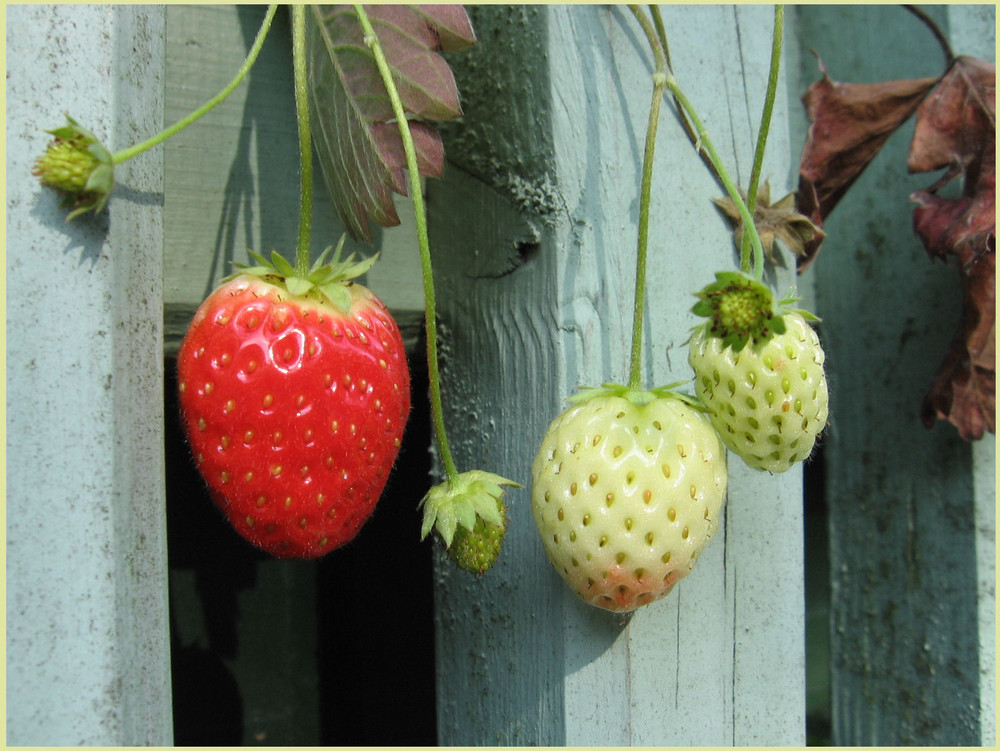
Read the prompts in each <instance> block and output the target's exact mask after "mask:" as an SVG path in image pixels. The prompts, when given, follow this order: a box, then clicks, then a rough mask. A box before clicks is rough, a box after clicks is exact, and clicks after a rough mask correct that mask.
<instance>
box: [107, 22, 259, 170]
mask: <svg viewBox="0 0 1000 751" xmlns="http://www.w3.org/2000/svg"><path fill="white" fill-rule="evenodd" d="M277 10H278V6H277V5H271V6H268V9H267V14H266V15H265V16H264V21H263V23H261V25H260V29H259V30H258V31H257V37H256V38H255V39H254V40H253V45H252V46H251V47H250V52H248V53H247V57H246V60H244V61H243V65H241V66H240V69H239V71H237V73H236V77H235V78H233V80H232V81H230V82H229V84H228V85H227V86H226V87H225V88H224V89H223V90H222V91H220V92H219V93H218V94H216V95H215V96H214V97H212V98H211V99H209V100H208V101H207V102H205V103H204V104H203V105H202V106H201V107H199V108H198V109H196V110H195V111H194V112H192V113H191V114H189V115H187V116H186V117H183V118H181V119H180V120H178V121H177V122H176V123H174V124H173V125H171V126H170V127H169V128H166V129H164V130H161V131H160V132H159V133H157V134H156V135H155V136H153V137H152V138H147V139H146V140H145V141H143V142H142V143H137V144H136V145H135V146H129V147H128V148H127V149H123V150H122V151H119V152H118V153H116V154H112V155H111V163H112V164H121V163H122V162H124V161H127V160H129V159H131V158H132V157H134V156H138V155H139V154H141V153H142V152H144V151H148V150H149V149H151V148H153V147H154V146H158V145H159V144H161V143H163V142H164V141H166V140H167V139H168V138H170V137H171V136H173V135H175V134H177V133H179V132H180V131H182V130H184V128H186V127H187V126H189V125H190V124H191V123H193V122H194V121H195V120H197V119H198V118H200V117H201V116H202V115H204V114H206V113H207V112H209V111H210V110H212V109H213V108H214V107H215V106H216V105H218V104H219V103H220V102H222V101H223V100H224V99H225V98H226V97H228V96H229V95H230V94H232V93H233V90H234V89H235V88H236V87H237V86H239V85H240V83H241V82H242V81H243V79H244V78H246V75H247V73H249V72H250V69H251V68H252V67H253V64H254V63H255V62H256V61H257V55H258V54H260V48H261V47H263V46H264V39H265V38H266V37H267V32H268V30H269V29H270V28H271V21H273V20H274V14H275V13H276V12H277Z"/></svg>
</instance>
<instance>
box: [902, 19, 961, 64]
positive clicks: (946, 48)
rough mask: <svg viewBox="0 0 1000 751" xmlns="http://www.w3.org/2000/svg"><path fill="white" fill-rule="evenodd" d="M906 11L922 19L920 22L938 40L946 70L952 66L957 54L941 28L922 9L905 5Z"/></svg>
mask: <svg viewBox="0 0 1000 751" xmlns="http://www.w3.org/2000/svg"><path fill="white" fill-rule="evenodd" d="M903 7H904V8H905V9H906V10H908V11H909V12H910V13H912V14H913V15H914V16H916V17H917V18H918V19H920V22H921V23H923V24H924V26H926V27H927V28H928V29H929V30H930V32H931V34H933V35H934V38H935V39H936V40H937V43H938V45H940V47H941V52H942V53H944V62H945V68H948V67H950V66H951V63H952V61H953V60H954V59H955V53H954V52H953V51H952V49H951V45H950V44H949V43H948V37H946V36H945V35H944V32H943V31H941V28H940V27H939V26H938V25H937V24H936V23H935V22H934V19H933V18H931V17H930V16H929V15H927V14H926V13H925V12H924V11H923V10H922V9H921V8H918V7H917V6H916V5H904V6H903Z"/></svg>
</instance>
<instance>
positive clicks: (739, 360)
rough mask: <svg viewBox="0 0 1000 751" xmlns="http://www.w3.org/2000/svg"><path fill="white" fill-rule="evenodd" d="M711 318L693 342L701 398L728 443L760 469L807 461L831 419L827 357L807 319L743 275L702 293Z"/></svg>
mask: <svg viewBox="0 0 1000 751" xmlns="http://www.w3.org/2000/svg"><path fill="white" fill-rule="evenodd" d="M699 298H700V301H699V303H698V304H697V305H696V306H695V308H694V312H696V313H699V314H701V315H705V316H707V317H708V321H706V322H705V323H704V324H702V325H701V326H699V327H698V328H697V329H696V330H695V332H694V334H693V335H692V337H691V340H690V343H689V349H688V362H689V363H690V365H691V367H692V369H693V370H694V372H695V381H694V382H695V389H696V391H697V394H698V398H699V399H700V400H701V401H702V403H704V405H705V406H706V407H707V408H708V411H709V415H710V417H711V420H712V424H713V425H714V426H715V429H716V430H718V431H719V435H720V436H721V437H722V440H723V441H724V442H725V444H726V446H727V447H728V448H729V449H730V450H731V451H732V452H733V453H735V454H737V455H738V456H739V457H740V458H742V459H743V461H744V462H746V464H747V465H748V466H750V467H752V468H754V469H758V470H767V471H769V472H785V471H786V470H788V469H790V468H791V467H792V466H794V465H795V464H796V463H797V462H800V461H803V460H804V459H806V458H808V456H809V455H810V453H811V452H812V450H813V446H814V445H815V443H816V439H817V437H818V436H819V434H820V432H821V431H822V430H823V428H824V427H825V426H826V423H827V418H828V415H829V389H828V386H827V380H826V374H825V371H824V368H823V363H824V360H825V355H824V352H823V348H822V347H821V346H820V342H819V337H818V336H817V335H816V332H815V331H814V330H813V328H812V326H810V325H809V323H808V321H807V320H806V316H807V315H809V316H810V317H812V316H811V314H807V313H805V312H804V311H801V310H795V309H792V308H789V307H788V306H787V303H789V302H791V300H784V301H782V302H781V303H775V302H774V300H773V296H771V294H770V291H769V290H768V289H767V288H766V287H764V286H763V285H762V284H760V283H759V282H756V281H753V280H751V279H749V278H748V277H745V276H743V275H742V274H736V273H724V274H718V275H717V281H716V282H715V283H714V284H712V285H709V287H706V288H705V290H703V291H702V292H701V293H699Z"/></svg>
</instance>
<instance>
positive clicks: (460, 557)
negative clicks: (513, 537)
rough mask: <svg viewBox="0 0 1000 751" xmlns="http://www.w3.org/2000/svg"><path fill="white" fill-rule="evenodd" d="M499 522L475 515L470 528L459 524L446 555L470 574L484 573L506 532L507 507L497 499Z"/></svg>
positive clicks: (496, 553)
mask: <svg viewBox="0 0 1000 751" xmlns="http://www.w3.org/2000/svg"><path fill="white" fill-rule="evenodd" d="M496 503H497V508H498V509H499V510H500V523H499V524H494V523H493V522H488V521H486V520H485V519H483V517H481V516H478V515H477V516H476V523H475V524H474V525H473V527H472V529H466V528H465V527H463V526H461V525H459V526H458V527H457V528H456V529H455V536H454V537H453V538H452V540H451V545H450V546H449V548H448V556H449V557H450V558H451V559H452V560H453V561H454V562H455V565H457V566H458V567H459V568H460V569H462V570H463V571H468V572H469V573H470V574H485V573H486V572H487V571H488V570H489V569H490V568H491V567H492V566H493V564H494V563H495V562H496V560H497V558H498V557H499V556H500V548H501V547H502V545H503V538H504V536H505V535H506V533H507V507H506V506H505V505H504V503H503V501H502V500H501V499H499V498H498V499H497V501H496Z"/></svg>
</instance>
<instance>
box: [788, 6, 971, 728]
mask: <svg viewBox="0 0 1000 751" xmlns="http://www.w3.org/2000/svg"><path fill="white" fill-rule="evenodd" d="M925 10H927V11H929V12H930V13H931V14H932V15H933V16H934V17H935V18H936V19H937V20H938V22H939V23H940V24H942V27H943V28H945V29H947V19H946V16H945V13H944V11H943V9H942V8H940V7H931V8H925ZM797 17H798V22H799V23H798V31H799V37H800V39H801V40H802V47H803V49H807V45H808V47H812V48H814V49H816V50H817V51H818V53H819V54H820V55H821V56H822V58H823V61H824V63H825V64H826V66H827V69H828V70H829V73H830V75H831V77H833V78H834V79H835V80H840V81H866V82H873V81H882V80H894V79H902V78H917V77H921V76H928V75H937V74H939V73H940V72H941V70H942V69H943V65H944V61H943V58H942V55H941V51H940V49H939V48H938V46H937V43H936V42H935V41H934V39H933V38H932V37H931V36H930V34H929V33H928V32H927V30H926V29H925V28H924V27H923V26H922V25H921V24H920V23H919V22H918V21H917V20H916V19H915V18H913V17H912V16H911V15H909V14H908V13H906V12H905V11H904V10H903V9H901V8H898V7H863V8H862V7H857V8H846V7H832V6H831V7H824V8H819V7H809V8H806V7H802V8H800V9H797ZM848 28H849V29H852V33H850V34H845V33H844V29H848ZM802 68H803V80H804V81H805V82H810V81H812V80H816V79H817V78H818V77H819V75H820V74H819V73H818V72H817V70H816V62H815V58H813V56H812V55H809V54H805V55H803V61H802ZM911 134H912V122H911V123H910V124H908V125H907V126H904V128H903V129H902V130H901V131H900V132H898V133H896V134H895V135H894V136H893V137H892V138H891V139H890V140H889V142H888V143H887V145H886V147H885V149H884V150H883V151H882V152H881V153H880V154H879V156H878V157H876V159H875V160H874V161H873V162H872V164H871V165H870V166H869V167H868V168H867V170H866V171H865V173H864V174H863V175H862V176H861V179H859V181H858V182H857V183H856V184H855V185H854V187H852V189H851V191H850V193H848V195H847V196H846V197H845V198H844V200H843V201H842V202H841V203H840V204H839V205H838V207H837V208H836V210H835V211H834V213H833V214H832V215H831V216H830V218H829V220H828V222H827V225H826V229H827V232H828V238H827V240H826V245H825V246H824V249H823V250H822V252H821V254H820V257H819V260H818V261H817V262H816V265H815V278H816V299H817V307H818V311H817V312H818V313H819V315H820V316H822V317H823V323H822V328H821V331H822V336H823V339H824V346H825V347H826V349H827V353H828V372H829V376H830V383H831V394H832V398H833V403H834V408H833V410H832V422H831V428H830V430H829V434H828V436H827V438H826V441H825V454H826V462H827V473H826V476H827V482H826V494H827V504H828V508H829V514H830V551H831V561H830V563H831V576H832V583H831V585H832V600H831V612H832V623H831V646H832V654H833V662H832V713H833V734H834V735H833V742H834V743H836V744H843V745H867V744H875V745H913V744H920V745H923V744H930V745H953V744H959V745H964V744H968V745H977V744H979V743H980V719H979V712H980V659H979V635H978V633H977V632H978V628H977V623H978V620H977V610H978V605H977V591H978V588H979V576H978V573H977V560H976V526H975V508H974V506H975V498H974V496H975V494H974V491H973V482H974V473H973V463H972V450H971V447H970V446H969V445H968V444H966V443H964V442H963V441H961V439H960V438H959V437H958V435H957V433H956V432H955V431H954V430H953V429H952V428H951V427H950V426H948V425H946V424H943V423H939V424H938V425H937V426H936V427H935V428H934V429H933V430H930V431H928V430H925V429H924V428H923V426H922V425H921V423H920V416H919V408H920V403H921V400H922V399H923V395H924V393H925V392H926V390H927V389H928V388H929V386H930V383H931V380H932V378H933V375H934V372H935V370H936V369H937V367H938V364H939V363H940V361H941V358H942V357H943V353H944V352H945V351H946V348H947V345H948V342H949V340H950V339H951V336H952V332H953V331H954V327H955V326H956V325H957V322H958V314H959V302H960V295H959V285H958V277H957V272H956V271H955V270H954V269H951V268H947V267H945V266H943V265H940V264H933V263H931V261H930V260H929V258H928V257H927V255H926V253H925V251H924V249H923V247H922V246H921V244H920V241H919V240H918V239H917V238H916V237H915V236H914V235H913V231H912V228H911V211H912V204H911V203H909V201H908V196H909V194H910V193H911V192H912V191H914V190H917V189H920V188H922V187H924V186H926V185H927V184H928V183H929V182H932V181H933V178H932V177H929V176H928V175H917V176H908V175H907V174H906V153H907V149H908V146H909V139H910V135H911Z"/></svg>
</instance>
